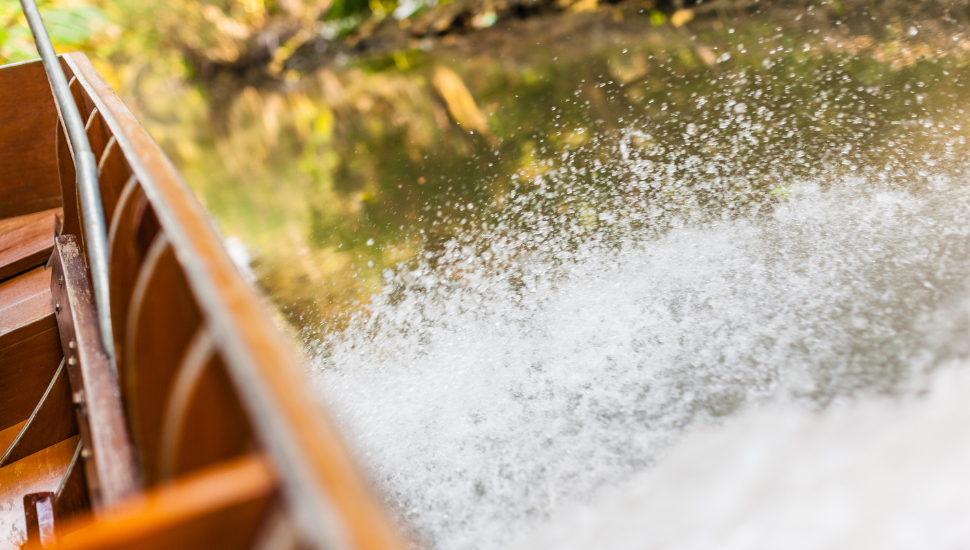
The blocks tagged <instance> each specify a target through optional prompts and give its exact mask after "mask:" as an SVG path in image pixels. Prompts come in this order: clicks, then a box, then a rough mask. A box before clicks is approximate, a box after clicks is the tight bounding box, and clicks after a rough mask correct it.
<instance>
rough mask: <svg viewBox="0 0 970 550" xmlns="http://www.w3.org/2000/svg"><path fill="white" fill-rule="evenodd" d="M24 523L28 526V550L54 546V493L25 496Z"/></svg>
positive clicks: (28, 494)
mask: <svg viewBox="0 0 970 550" xmlns="http://www.w3.org/2000/svg"><path fill="white" fill-rule="evenodd" d="M24 521H25V523H26V524H27V546H26V548H28V549H34V548H45V547H47V546H52V545H53V544H54V539H55V537H56V535H55V533H54V493H53V492H50V491H47V492H43V493H27V494H26V495H24Z"/></svg>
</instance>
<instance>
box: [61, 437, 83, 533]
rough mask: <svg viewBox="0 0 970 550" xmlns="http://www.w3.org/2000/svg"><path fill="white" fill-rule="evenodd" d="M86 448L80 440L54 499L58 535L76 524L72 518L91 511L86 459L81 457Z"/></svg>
mask: <svg viewBox="0 0 970 550" xmlns="http://www.w3.org/2000/svg"><path fill="white" fill-rule="evenodd" d="M83 449H84V442H82V441H78V444H77V448H76V449H75V450H74V456H73V457H72V458H71V464H70V465H69V466H68V467H67V473H65V474H64V478H63V479H62V480H61V484H60V486H58V488H57V498H56V499H55V501H54V515H55V516H56V517H57V520H58V524H57V532H58V535H63V534H64V533H66V532H68V531H67V530H68V529H69V528H70V527H71V526H72V525H75V524H76V523H75V522H71V521H69V520H71V519H72V518H76V517H79V516H81V515H84V514H87V513H89V512H90V511H91V499H90V497H89V496H88V483H87V479H86V478H85V475H84V461H83V459H82V458H81V451H82V450H83Z"/></svg>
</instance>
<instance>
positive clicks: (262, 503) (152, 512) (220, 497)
mask: <svg viewBox="0 0 970 550" xmlns="http://www.w3.org/2000/svg"><path fill="white" fill-rule="evenodd" d="M275 491H276V476H275V474H274V473H273V469H272V466H271V465H270V463H269V462H268V461H267V460H266V459H265V458H264V457H262V456H260V455H252V456H246V457H243V458H241V459H238V460H234V461H231V462H227V463H224V464H221V465H219V466H217V467H213V468H210V469H207V470H203V471H200V472H198V473H196V474H194V475H190V476H186V477H184V478H182V479H180V480H178V481H177V482H174V483H171V484H165V485H161V486H159V487H158V488H157V489H155V490H152V491H150V492H148V493H147V494H145V495H144V496H142V497H137V498H135V499H133V500H131V501H129V502H126V503H125V504H124V505H123V506H119V507H117V508H115V509H113V510H109V511H106V512H104V513H103V514H101V515H100V516H99V517H98V518H97V519H93V520H89V521H86V522H83V523H81V524H79V525H77V526H75V527H72V529H73V532H71V533H70V534H68V535H66V536H64V537H63V538H61V540H60V541H59V543H58V545H56V548H58V549H65V550H66V549H74V550H81V549H95V548H97V549H104V550H107V549H114V548H118V549H121V548H126V549H129V548H130V549H139V550H154V549H158V550H163V549H164V550H169V549H174V548H220V549H223V548H224V549H227V550H234V549H244V548H248V547H249V545H250V543H251V542H252V540H253V537H254V535H255V533H256V530H257V527H258V526H259V523H260V519H261V518H262V516H263V515H264V514H265V512H266V510H267V507H268V504H269V503H270V502H271V499H272V498H273V496H274V494H275Z"/></svg>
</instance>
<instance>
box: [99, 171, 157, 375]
mask: <svg viewBox="0 0 970 550" xmlns="http://www.w3.org/2000/svg"><path fill="white" fill-rule="evenodd" d="M157 234H158V220H157V219H156V218H155V216H154V213H153V212H152V211H151V206H150V205H149V204H148V199H147V198H145V193H144V192H143V191H142V189H141V185H139V184H138V181H137V180H136V179H135V178H134V176H132V177H131V178H130V179H129V180H128V183H127V184H125V188H124V189H123V190H122V192H121V197H119V199H118V206H117V207H116V208H115V212H114V216H112V218H111V226H110V228H109V230H108V281H109V284H108V288H109V292H110V293H111V318H112V319H114V327H113V328H114V331H113V332H114V339H115V352H116V356H117V357H120V358H123V357H125V351H124V343H125V334H126V329H127V327H128V325H127V323H125V322H124V321H125V319H127V317H128V307H129V305H130V303H131V292H132V289H133V288H134V286H135V279H136V277H137V276H138V268H139V267H140V266H141V262H142V260H143V259H144V258H145V254H146V253H147V252H148V247H149V246H151V242H152V240H153V239H154V238H155V235H157ZM119 364H122V362H121V361H119ZM123 371H124V369H120V372H119V373H118V375H119V380H118V383H119V384H120V385H121V386H122V387H125V386H124V384H125V380H124V372H123Z"/></svg>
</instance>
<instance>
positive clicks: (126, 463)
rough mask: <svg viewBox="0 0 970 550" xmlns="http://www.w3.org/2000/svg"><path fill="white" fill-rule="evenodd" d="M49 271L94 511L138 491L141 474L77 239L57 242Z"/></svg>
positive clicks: (62, 239) (62, 238)
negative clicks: (86, 452) (88, 453)
mask: <svg viewBox="0 0 970 550" xmlns="http://www.w3.org/2000/svg"><path fill="white" fill-rule="evenodd" d="M51 271H52V273H53V277H52V281H51V293H52V294H53V296H54V300H55V301H57V302H59V303H60V304H61V308H60V311H59V312H58V313H57V324H58V332H59V335H60V341H61V346H62V349H63V350H64V355H65V356H66V357H67V361H68V375H69V377H70V379H71V388H72V390H73V392H74V394H75V395H78V394H80V399H75V401H76V402H77V404H78V417H79V418H78V427H79V428H80V429H81V434H82V435H83V436H84V441H85V444H89V445H90V446H91V447H90V449H89V450H90V451H91V457H90V458H89V459H88V467H87V468H86V472H87V483H88V485H89V487H90V488H91V489H92V492H93V493H94V494H93V496H92V500H93V504H94V505H95V507H98V506H110V505H113V504H115V503H117V502H119V501H121V500H122V499H124V498H127V497H128V496H130V495H131V494H133V493H134V492H135V491H136V490H137V487H138V474H137V469H136V466H135V456H134V450H133V448H132V445H131V440H130V438H129V434H128V427H127V425H126V424H125V418H124V412H123V410H122V406H121V396H120V394H119V392H118V386H117V384H116V381H115V378H114V374H113V373H112V370H111V366H110V363H109V360H108V357H107V354H106V352H105V351H104V348H103V346H102V344H101V335H100V333H99V332H98V321H97V315H96V313H95V306H94V295H93V292H92V290H91V283H90V282H89V280H88V276H87V270H86V268H85V266H84V262H83V260H82V258H81V250H80V248H79V247H78V246H77V242H76V239H75V237H74V236H73V235H71V236H62V237H58V238H57V240H56V242H55V246H54V256H53V259H52V261H51ZM92 465H93V466H92Z"/></svg>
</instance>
